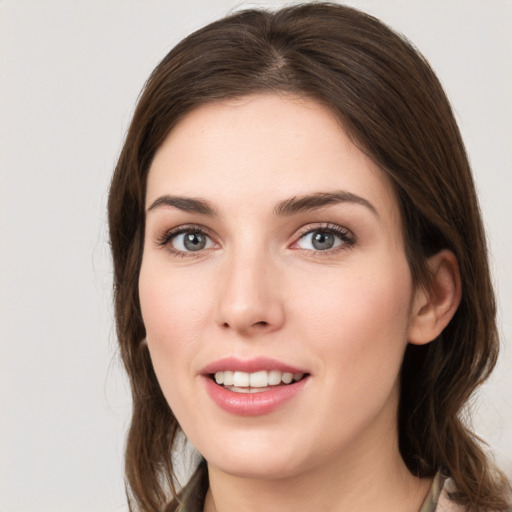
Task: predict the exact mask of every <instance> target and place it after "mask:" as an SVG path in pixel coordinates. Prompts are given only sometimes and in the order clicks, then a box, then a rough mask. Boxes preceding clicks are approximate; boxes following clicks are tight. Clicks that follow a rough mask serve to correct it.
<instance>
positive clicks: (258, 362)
mask: <svg viewBox="0 0 512 512" xmlns="http://www.w3.org/2000/svg"><path fill="white" fill-rule="evenodd" d="M226 370H227V371H232V372H236V371H239V372H246V373H254V372H259V371H261V370H277V371H280V372H283V373H284V372H286V373H308V372H307V371H306V370H304V369H301V368H296V367H294V366H290V365H289V364H285V363H282V362H280V361H277V360H276V359H270V358H268V357H257V358H254V359H247V360H244V359H237V358H236V357H226V358H224V359H219V360H218V361H215V362H213V363H211V364H209V365H207V366H205V367H204V368H203V369H202V370H201V374H203V375H209V374H212V373H215V372H223V371H226Z"/></svg>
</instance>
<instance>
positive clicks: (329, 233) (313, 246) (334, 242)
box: [297, 228, 352, 251]
mask: <svg viewBox="0 0 512 512" xmlns="http://www.w3.org/2000/svg"><path fill="white" fill-rule="evenodd" d="M351 243H352V242H351V240H350V239H349V237H348V235H347V234H346V233H344V232H340V233H338V230H337V231H335V230H334V228H328V229H325V228H322V229H313V230H311V231H308V232H307V233H305V234H304V235H302V236H301V237H300V238H299V240H298V241H297V247H299V248H300V249H307V250H309V251H328V250H330V249H335V248H336V247H339V246H340V245H343V244H348V245H350V244H351Z"/></svg>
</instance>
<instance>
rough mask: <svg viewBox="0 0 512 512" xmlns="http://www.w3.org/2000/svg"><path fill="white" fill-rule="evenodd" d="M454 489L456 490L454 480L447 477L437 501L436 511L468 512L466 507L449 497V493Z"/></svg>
mask: <svg viewBox="0 0 512 512" xmlns="http://www.w3.org/2000/svg"><path fill="white" fill-rule="evenodd" d="M453 491H455V485H454V483H453V480H452V479H451V478H447V479H446V480H445V481H444V485H443V488H442V489H441V493H440V494H439V501H438V502H437V507H436V509H435V512H466V509H465V507H463V506H462V505H459V504H458V503H455V502H454V501H452V500H451V499H450V498H449V497H448V495H449V493H450V492H453Z"/></svg>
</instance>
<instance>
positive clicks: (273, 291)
mask: <svg viewBox="0 0 512 512" xmlns="http://www.w3.org/2000/svg"><path fill="white" fill-rule="evenodd" d="M278 275H279V270H278V268H277V265H276V264H275V262H273V261H272V257H271V255H269V254H266V255H262V254H259V255H255V254H250V255H249V254H247V255H243V254H238V255H235V254H233V255H232V257H231V258H229V259H228V260H227V261H226V262H225V267H224V269H223V272H222V275H221V276H220V279H221V283H219V287H218V304H217V312H216V314H217V319H216V320H217V324H218V325H219V326H220V327H221V328H223V329H231V330H233V331H234V332H236V333H238V334H239V335H242V336H245V337H251V336H255V335H258V334H265V333H270V332H273V331H275V330H277V329H279V328H281V327H282V325H283V323H284V319H285V314H284V300H283V296H282V294H283V292H282V288H281V287H280V286H279V285H278V281H279V277H278Z"/></svg>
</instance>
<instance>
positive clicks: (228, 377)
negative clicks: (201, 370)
mask: <svg viewBox="0 0 512 512" xmlns="http://www.w3.org/2000/svg"><path fill="white" fill-rule="evenodd" d="M308 375H309V374H307V373H291V372H281V371H279V370H260V371H257V372H252V373H248V372H243V371H231V370H221V371H217V372H215V373H211V374H209V376H210V378H211V379H212V380H213V381H214V382H215V383H216V384H218V385H219V386H222V387H223V388H224V389H227V390H228V391H232V392H234V393H263V392H265V391H271V390H272V389H276V388H279V387H282V386H289V385H290V384H293V383H295V382H299V381H301V380H302V379H304V378H305V377H307V376H308Z"/></svg>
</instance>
